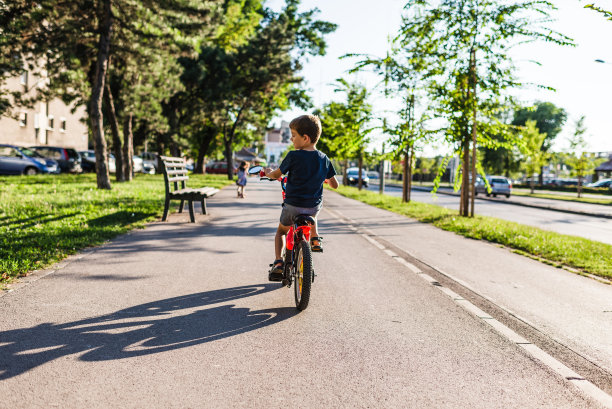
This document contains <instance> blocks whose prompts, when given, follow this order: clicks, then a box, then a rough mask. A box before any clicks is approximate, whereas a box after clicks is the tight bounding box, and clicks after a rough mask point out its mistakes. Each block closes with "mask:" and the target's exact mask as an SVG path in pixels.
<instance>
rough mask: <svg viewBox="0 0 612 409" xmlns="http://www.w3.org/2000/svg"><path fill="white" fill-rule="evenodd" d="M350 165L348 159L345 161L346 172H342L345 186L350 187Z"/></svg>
mask: <svg viewBox="0 0 612 409" xmlns="http://www.w3.org/2000/svg"><path fill="white" fill-rule="evenodd" d="M348 164H349V161H348V159H345V160H344V170H343V171H342V184H343V185H344V186H348V184H349V181H348Z"/></svg>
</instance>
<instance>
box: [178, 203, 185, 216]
mask: <svg viewBox="0 0 612 409" xmlns="http://www.w3.org/2000/svg"><path fill="white" fill-rule="evenodd" d="M184 206H185V201H184V200H181V205H180V206H179V211H178V212H179V213H183V207H184Z"/></svg>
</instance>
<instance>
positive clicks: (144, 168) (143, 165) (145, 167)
mask: <svg viewBox="0 0 612 409" xmlns="http://www.w3.org/2000/svg"><path fill="white" fill-rule="evenodd" d="M133 160H134V173H137V172H139V173H149V174H151V175H154V174H155V167H154V166H153V165H152V164H151V162H149V161H145V160H144V159H143V158H142V157H141V156H139V155H134V157H133Z"/></svg>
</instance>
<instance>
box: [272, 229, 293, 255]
mask: <svg viewBox="0 0 612 409" xmlns="http://www.w3.org/2000/svg"><path fill="white" fill-rule="evenodd" d="M288 231H289V226H285V225H283V224H281V223H279V224H278V229H276V236H275V237H274V255H275V259H274V260H280V259H281V253H282V252H283V247H284V244H285V243H284V239H285V236H287V232H288Z"/></svg>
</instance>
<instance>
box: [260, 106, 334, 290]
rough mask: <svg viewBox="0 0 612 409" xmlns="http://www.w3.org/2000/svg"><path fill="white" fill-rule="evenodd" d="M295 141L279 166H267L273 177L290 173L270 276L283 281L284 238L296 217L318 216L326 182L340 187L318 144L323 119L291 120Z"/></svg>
mask: <svg viewBox="0 0 612 409" xmlns="http://www.w3.org/2000/svg"><path fill="white" fill-rule="evenodd" d="M289 128H290V129H291V142H292V143H293V146H294V148H295V150H294V151H291V152H289V153H288V154H287V156H286V157H285V159H283V161H282V163H281V165H280V167H279V168H278V169H276V170H272V169H270V168H266V169H265V171H264V172H265V174H266V176H267V177H268V178H270V179H278V178H280V177H281V176H282V175H283V174H288V176H287V186H286V188H285V200H284V202H283V210H282V211H281V216H280V223H279V225H278V229H277V230H276V236H275V238H274V254H275V259H274V263H272V264H271V267H272V268H271V269H270V274H269V275H268V278H269V279H270V280H271V281H280V280H282V278H283V259H282V258H281V253H282V250H283V245H284V238H285V236H286V235H287V232H288V231H289V228H290V226H291V224H292V223H293V218H294V217H295V216H297V215H299V214H307V215H310V216H312V217H313V218H315V220H316V217H317V215H318V214H319V211H320V210H321V207H322V200H323V183H324V182H328V183H329V185H330V186H331V187H332V188H334V189H336V188H337V187H338V181H337V180H336V176H335V175H336V170H335V169H334V166H333V165H332V163H331V161H330V160H329V158H328V157H327V155H325V154H324V153H323V152H321V151H318V150H317V148H316V144H317V141H318V140H319V137H320V136H321V121H320V120H319V117H317V116H315V115H302V116H299V117H297V118H295V119H294V120H292V121H291V123H290V124H289ZM310 243H311V246H312V251H313V252H322V251H323V248H322V247H321V237H319V236H318V235H317V224H316V223H315V224H314V226H313V227H312V237H311V239H310Z"/></svg>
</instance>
